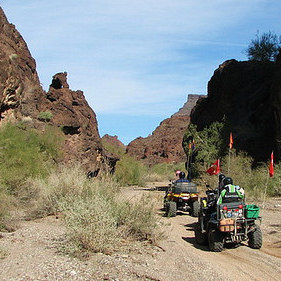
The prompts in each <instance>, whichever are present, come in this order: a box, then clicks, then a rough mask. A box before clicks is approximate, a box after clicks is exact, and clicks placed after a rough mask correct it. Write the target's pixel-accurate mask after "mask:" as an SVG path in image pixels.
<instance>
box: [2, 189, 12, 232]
mask: <svg viewBox="0 0 281 281" xmlns="http://www.w3.org/2000/svg"><path fill="white" fill-rule="evenodd" d="M10 204H11V198H10V196H9V195H8V193H7V191H6V190H5V188H3V187H2V186H1V187H0V230H3V229H5V228H6V225H7V221H8V219H9V212H10V209H11V208H10Z"/></svg>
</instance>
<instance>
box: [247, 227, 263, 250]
mask: <svg viewBox="0 0 281 281" xmlns="http://www.w3.org/2000/svg"><path fill="white" fill-rule="evenodd" d="M248 238H249V240H248V245H249V247H250V248H252V249H260V248H261V246H262V233H261V229H260V227H259V226H258V225H256V229H255V230H254V231H252V232H250V233H249V234H248Z"/></svg>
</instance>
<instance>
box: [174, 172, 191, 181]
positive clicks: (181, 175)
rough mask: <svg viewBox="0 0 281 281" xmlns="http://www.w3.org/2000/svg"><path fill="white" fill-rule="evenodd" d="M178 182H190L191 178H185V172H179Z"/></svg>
mask: <svg viewBox="0 0 281 281" xmlns="http://www.w3.org/2000/svg"><path fill="white" fill-rule="evenodd" d="M177 182H189V180H188V179H186V178H185V172H180V173H179V179H178V180H176V181H175V183H177Z"/></svg>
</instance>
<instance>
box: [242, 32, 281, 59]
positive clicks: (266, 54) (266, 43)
mask: <svg viewBox="0 0 281 281" xmlns="http://www.w3.org/2000/svg"><path fill="white" fill-rule="evenodd" d="M280 47H281V36H279V37H278V36H277V35H276V34H274V33H273V32H271V31H269V32H265V33H263V34H262V35H261V36H260V35H259V32H257V34H256V38H255V39H253V40H251V42H250V44H249V46H248V48H247V49H246V54H247V56H248V59H249V60H253V61H261V62H266V61H275V60H276V57H277V55H278V53H279V50H280Z"/></svg>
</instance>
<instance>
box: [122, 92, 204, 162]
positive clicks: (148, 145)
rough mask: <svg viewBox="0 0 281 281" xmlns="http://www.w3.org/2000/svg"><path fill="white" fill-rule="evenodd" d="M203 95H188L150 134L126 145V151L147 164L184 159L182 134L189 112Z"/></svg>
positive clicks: (186, 124)
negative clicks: (177, 109)
mask: <svg viewBox="0 0 281 281" xmlns="http://www.w3.org/2000/svg"><path fill="white" fill-rule="evenodd" d="M200 97H204V96H203V95H188V100H187V102H186V103H185V105H184V106H183V108H181V109H180V110H179V112H177V113H175V114H174V115H172V116H171V117H170V118H167V119H165V120H164V121H162V122H161V123H160V125H159V126H158V127H157V128H156V129H155V131H154V132H153V133H152V135H150V136H148V137H146V138H142V137H139V138H137V139H135V140H133V141H132V142H130V143H129V144H128V146H127V153H128V154H129V155H131V156H134V157H135V158H137V159H138V160H142V161H144V162H145V163H147V164H156V163H163V162H166V163H173V162H182V161H186V156H185V153H184V151H183V148H182V139H183V135H184V133H185V131H186V129H187V127H188V125H189V121H190V117H189V116H190V112H191V109H192V107H193V106H194V105H195V104H196V102H197V100H198V99H199V98H200Z"/></svg>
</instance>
